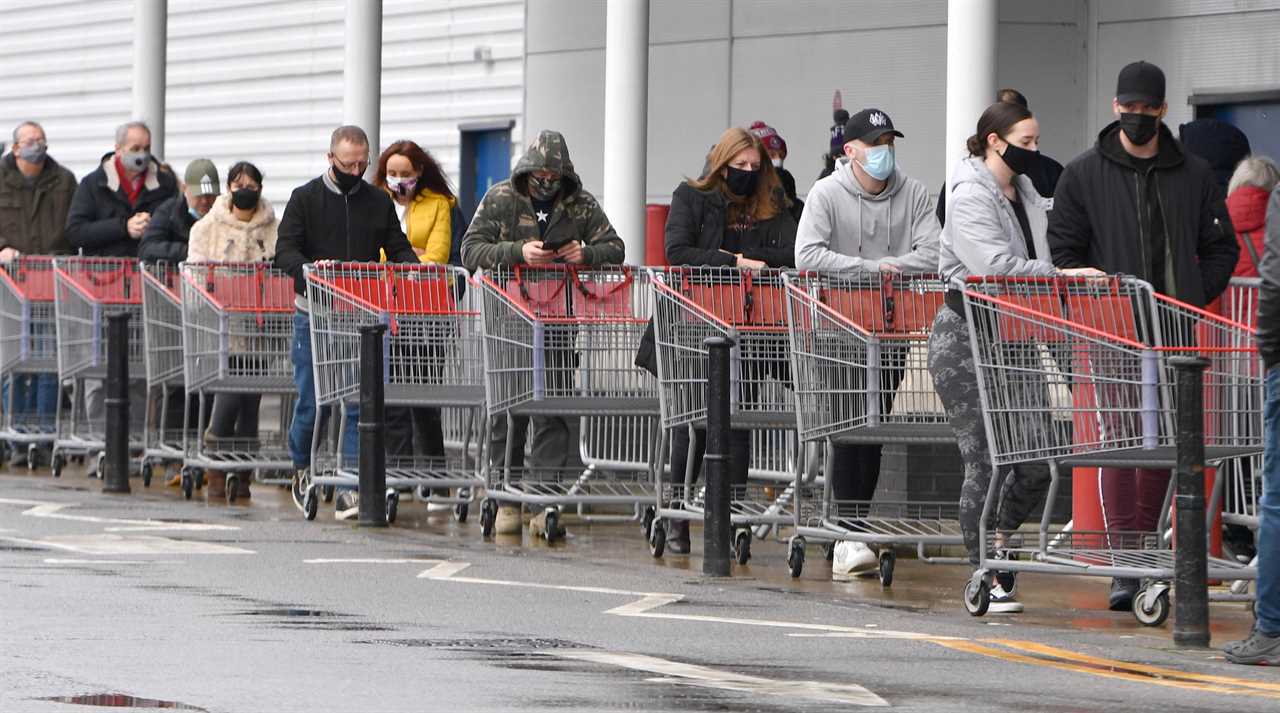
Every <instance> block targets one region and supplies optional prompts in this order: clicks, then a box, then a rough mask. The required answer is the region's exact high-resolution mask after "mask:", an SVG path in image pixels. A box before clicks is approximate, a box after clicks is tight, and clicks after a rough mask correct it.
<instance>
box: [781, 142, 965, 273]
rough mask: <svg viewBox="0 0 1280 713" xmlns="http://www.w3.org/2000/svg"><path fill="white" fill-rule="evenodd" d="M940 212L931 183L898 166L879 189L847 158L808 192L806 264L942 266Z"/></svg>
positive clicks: (800, 238)
mask: <svg viewBox="0 0 1280 713" xmlns="http://www.w3.org/2000/svg"><path fill="white" fill-rule="evenodd" d="M940 230H941V228H939V226H938V218H937V217H936V216H934V214H933V210H932V209H931V208H930V207H929V189H928V188H926V187H925V185H924V183H921V182H920V181H918V180H916V179H914V178H908V177H906V176H904V175H902V173H900V172H899V171H898V170H897V169H894V172H893V175H892V176H890V177H889V183H888V185H886V186H885V188H884V190H883V191H880V193H879V194H874V195H873V194H871V193H868V192H866V191H865V190H863V189H862V185H861V184H859V183H858V180H857V179H856V178H854V177H853V169H852V168H850V167H849V160H848V159H847V158H845V159H841V160H840V161H839V163H838V164H837V165H836V170H835V171H834V172H833V173H832V174H831V175H830V176H827V177H826V178H824V179H822V180H820V181H818V182H817V183H815V184H814V185H813V188H811V189H810V190H809V194H808V195H807V196H805V204H804V213H802V214H801V215H800V226H799V229H798V230H797V232H796V267H798V268H800V269H801V270H823V271H840V270H867V271H875V270H879V269H880V265H881V264H882V263H884V264H890V265H893V266H895V267H897V268H898V269H900V270H902V271H903V272H914V273H919V272H933V271H934V270H936V269H938V232H939V231H940Z"/></svg>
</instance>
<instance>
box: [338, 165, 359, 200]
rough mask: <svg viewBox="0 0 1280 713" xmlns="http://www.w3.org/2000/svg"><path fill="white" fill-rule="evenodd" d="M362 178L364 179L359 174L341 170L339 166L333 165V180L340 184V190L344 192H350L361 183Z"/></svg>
mask: <svg viewBox="0 0 1280 713" xmlns="http://www.w3.org/2000/svg"><path fill="white" fill-rule="evenodd" d="M330 165H332V164H330ZM361 180H362V179H361V178H360V177H359V176H353V175H351V174H350V173H345V172H343V171H341V170H339V169H338V167H337V166H334V167H333V182H334V183H336V184H338V190H340V191H342V192H343V193H350V192H351V190H352V189H353V188H355V187H356V186H358V185H360V181H361Z"/></svg>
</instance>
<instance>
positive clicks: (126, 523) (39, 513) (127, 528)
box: [0, 498, 240, 532]
mask: <svg viewBox="0 0 1280 713" xmlns="http://www.w3.org/2000/svg"><path fill="white" fill-rule="evenodd" d="M0 505H26V506H28V509H27V510H24V511H22V514H23V515H26V516H28V517H42V518H50V519H54V520H70V521H73V522H91V523H96V524H103V525H117V526H118V527H107V528H104V530H105V531H106V532H153V531H156V532H158V531H189V532H207V531H234V530H239V529H240V528H239V527H236V526H235V525H214V524H210V523H204V522H162V521H158V520H129V519H124V518H115V517H95V516H93V515H71V514H68V513H64V512H62V510H66V509H68V508H73V507H76V506H77V503H49V502H41V501H38V500H17V499H13V498H0ZM119 526H123V527H119Z"/></svg>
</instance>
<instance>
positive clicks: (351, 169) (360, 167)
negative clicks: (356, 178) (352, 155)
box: [329, 154, 369, 174]
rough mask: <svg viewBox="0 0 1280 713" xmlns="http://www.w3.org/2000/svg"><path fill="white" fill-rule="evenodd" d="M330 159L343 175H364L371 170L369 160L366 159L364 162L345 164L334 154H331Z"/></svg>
mask: <svg viewBox="0 0 1280 713" xmlns="http://www.w3.org/2000/svg"><path fill="white" fill-rule="evenodd" d="M329 158H331V159H333V165H334V166H336V167H337V168H338V170H339V171H342V172H343V173H352V174H357V173H359V174H363V173H364V172H365V171H367V170H369V160H368V159H365V160H363V161H355V162H353V163H344V162H343V161H342V160H341V159H339V158H338V157H337V156H334V155H333V154H329Z"/></svg>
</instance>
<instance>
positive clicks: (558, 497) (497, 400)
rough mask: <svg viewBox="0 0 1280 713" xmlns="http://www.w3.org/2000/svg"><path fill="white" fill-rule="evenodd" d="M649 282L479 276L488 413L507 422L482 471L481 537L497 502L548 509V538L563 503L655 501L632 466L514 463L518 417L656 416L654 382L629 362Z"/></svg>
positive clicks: (629, 272)
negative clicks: (501, 442)
mask: <svg viewBox="0 0 1280 713" xmlns="http://www.w3.org/2000/svg"><path fill="white" fill-rule="evenodd" d="M647 283H648V276H647V274H646V273H645V272H644V271H643V270H637V269H634V268H631V267H597V268H579V267H576V266H568V265H549V266H538V267H533V266H527V265H518V266H515V267H503V268H498V269H496V270H493V271H486V272H485V273H483V274H481V275H480V277H479V287H480V291H481V293H482V297H481V300H482V308H481V311H482V312H483V315H484V374H485V387H486V394H487V401H488V410H489V416H490V418H505V419H506V422H507V429H506V434H507V436H506V444H505V457H504V458H502V460H501V462H502V466H501V467H494V466H490V465H488V464H487V465H486V468H485V471H486V483H487V491H488V492H487V497H486V499H485V502H484V503H483V506H482V510H481V526H482V527H481V529H482V531H483V532H484V533H485V534H486V535H487V534H488V533H489V532H491V531H492V527H493V522H494V520H495V519H496V515H497V508H498V503H499V502H508V503H521V504H525V505H530V506H537V507H542V508H545V512H546V518H545V527H544V530H543V532H542V533H541V534H543V535H545V536H546V537H547V538H548V539H554V538H555V537H557V536H558V534H559V527H558V521H559V514H560V508H561V507H563V506H571V505H579V504H581V505H589V506H596V505H622V506H638V505H641V504H643V503H646V502H649V501H651V500H652V499H653V486H652V482H651V479H650V477H649V469H648V468H647V467H636V466H637V465H638V463H636V462H635V461H632V460H627V462H624V463H616V464H612V465H618V466H621V467H619V468H612V467H611V468H589V469H587V470H585V471H584V470H582V469H579V468H552V467H546V466H545V465H543V464H539V465H538V466H528V467H526V466H520V467H516V466H513V465H512V462H513V456H514V450H515V445H514V444H515V439H516V434H515V420H516V418H517V417H520V416H546V417H561V418H582V417H601V416H632V417H651V416H652V415H653V414H655V413H657V409H658V403H657V393H656V388H655V383H654V379H653V377H652V376H651V375H650V374H649V373H648V372H645V371H643V370H641V369H639V368H637V367H636V366H635V365H634V363H633V361H634V359H635V353H636V350H637V348H638V347H639V344H640V339H641V337H642V335H643V333H644V331H645V326H646V325H647V324H648V321H649V316H650V308H649V300H648V296H647V289H646V286H647ZM649 423H652V421H650V422H649ZM655 435H656V434H652V433H651V434H650V437H651V438H652V437H654V436H655ZM492 460H493V458H492V457H491V458H490V459H489V461H492Z"/></svg>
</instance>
